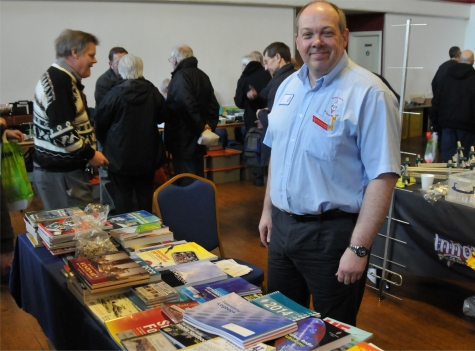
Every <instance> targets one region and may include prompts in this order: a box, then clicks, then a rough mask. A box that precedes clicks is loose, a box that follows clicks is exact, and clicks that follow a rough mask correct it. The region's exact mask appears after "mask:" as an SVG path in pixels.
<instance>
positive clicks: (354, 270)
mask: <svg viewBox="0 0 475 351" xmlns="http://www.w3.org/2000/svg"><path fill="white" fill-rule="evenodd" d="M367 259H368V256H365V257H358V256H356V254H355V253H354V252H353V251H351V250H350V249H346V251H345V253H344V254H343V256H342V257H341V259H340V266H339V267H338V272H337V273H336V274H335V275H336V276H337V277H338V281H339V282H340V283H345V284H346V285H348V284H350V283H356V281H357V280H360V279H361V277H362V275H363V273H364V270H365V267H366V260H367Z"/></svg>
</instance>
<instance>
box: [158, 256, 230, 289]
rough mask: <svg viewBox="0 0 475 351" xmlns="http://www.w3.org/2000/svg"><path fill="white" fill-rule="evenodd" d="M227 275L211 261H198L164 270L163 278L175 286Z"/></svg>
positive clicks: (221, 278)
mask: <svg viewBox="0 0 475 351" xmlns="http://www.w3.org/2000/svg"><path fill="white" fill-rule="evenodd" d="M227 277H228V276H227V274H226V273H224V272H223V271H222V270H221V269H219V268H218V267H217V266H216V265H215V264H214V263H212V262H210V261H197V262H193V263H188V264H185V265H178V266H175V267H173V268H170V270H169V271H162V280H163V281H165V282H167V283H168V284H170V285H171V286H173V287H177V286H189V285H194V284H204V283H209V282H214V281H217V280H223V279H227Z"/></svg>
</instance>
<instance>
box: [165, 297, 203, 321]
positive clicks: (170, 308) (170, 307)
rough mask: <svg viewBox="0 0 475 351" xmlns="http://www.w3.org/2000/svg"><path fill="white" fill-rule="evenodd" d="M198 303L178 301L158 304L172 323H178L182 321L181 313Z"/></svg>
mask: <svg viewBox="0 0 475 351" xmlns="http://www.w3.org/2000/svg"><path fill="white" fill-rule="evenodd" d="M198 305H199V303H198V302H196V301H178V302H170V303H162V304H160V306H162V310H163V313H165V314H166V315H167V317H168V318H170V320H171V321H172V322H173V323H180V322H181V321H183V313H184V312H185V311H186V310H189V309H191V308H193V307H196V306H198Z"/></svg>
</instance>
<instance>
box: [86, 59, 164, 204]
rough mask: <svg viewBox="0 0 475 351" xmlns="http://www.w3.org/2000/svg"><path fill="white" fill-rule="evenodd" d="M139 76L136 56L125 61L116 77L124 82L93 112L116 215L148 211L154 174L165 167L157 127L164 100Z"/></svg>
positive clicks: (120, 65)
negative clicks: (106, 160) (118, 76)
mask: <svg viewBox="0 0 475 351" xmlns="http://www.w3.org/2000/svg"><path fill="white" fill-rule="evenodd" d="M142 72H143V63H142V59H141V58H140V57H136V56H134V55H130V54H127V55H125V56H123V57H122V58H121V60H120V62H119V73H120V75H121V76H122V78H123V79H124V80H123V81H121V82H119V83H117V84H116V85H114V86H113V87H112V89H111V90H110V91H109V92H108V93H107V95H106V96H105V97H104V99H103V100H102V102H101V104H100V105H99V107H97V108H96V121H95V128H96V136H97V139H98V140H99V141H100V142H101V143H102V144H103V147H104V155H108V160H109V169H108V170H109V176H110V179H111V182H112V184H113V187H114V203H115V207H116V212H117V213H127V212H132V211H136V210H146V211H148V212H151V211H152V195H153V179H154V174H155V170H157V169H159V168H160V167H161V166H162V165H163V164H164V163H165V149H164V146H163V142H162V139H161V137H160V134H159V132H158V127H157V125H158V124H160V123H162V122H165V121H166V118H167V109H166V104H165V99H164V98H163V96H162V95H161V94H160V92H159V91H158V89H157V88H156V87H155V86H154V85H153V84H152V83H151V82H149V81H148V80H146V79H144V78H143V76H142ZM134 192H135V196H136V201H133V200H132V197H133V193H134ZM134 203H135V204H136V205H135V206H134Z"/></svg>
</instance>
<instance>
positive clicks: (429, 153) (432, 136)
mask: <svg viewBox="0 0 475 351" xmlns="http://www.w3.org/2000/svg"><path fill="white" fill-rule="evenodd" d="M426 137H427V145H426V152H425V155H424V160H425V161H426V163H432V162H435V161H436V160H437V156H438V139H439V138H438V135H437V132H426Z"/></svg>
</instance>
